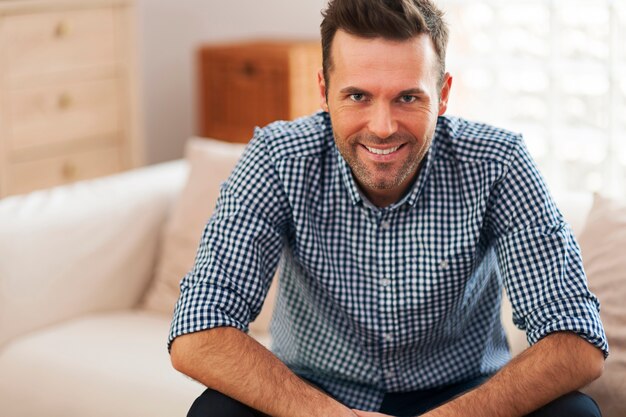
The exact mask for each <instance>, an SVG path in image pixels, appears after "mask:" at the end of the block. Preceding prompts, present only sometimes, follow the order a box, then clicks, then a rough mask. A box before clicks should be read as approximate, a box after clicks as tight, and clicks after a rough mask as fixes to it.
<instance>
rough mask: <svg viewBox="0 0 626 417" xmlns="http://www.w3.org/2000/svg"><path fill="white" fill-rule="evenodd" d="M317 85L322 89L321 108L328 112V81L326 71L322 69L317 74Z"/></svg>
mask: <svg viewBox="0 0 626 417" xmlns="http://www.w3.org/2000/svg"><path fill="white" fill-rule="evenodd" d="M317 85H318V86H319V89H320V107H321V108H322V110H324V111H328V101H327V100H326V81H324V70H323V69H321V68H320V70H319V71H318V72H317Z"/></svg>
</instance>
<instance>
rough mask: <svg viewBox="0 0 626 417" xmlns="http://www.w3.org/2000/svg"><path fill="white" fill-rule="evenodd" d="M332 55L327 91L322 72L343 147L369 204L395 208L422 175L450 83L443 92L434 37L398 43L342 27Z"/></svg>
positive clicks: (447, 81)
mask: <svg viewBox="0 0 626 417" xmlns="http://www.w3.org/2000/svg"><path fill="white" fill-rule="evenodd" d="M331 56H332V67H331V69H330V71H329V73H328V77H329V81H328V83H329V86H328V90H327V89H326V84H325V82H324V78H323V74H322V72H321V71H320V73H319V74H318V82H319V86H320V94H321V100H322V108H323V109H324V110H326V111H328V112H329V113H330V117H331V122H332V126H333V132H334V135H335V142H336V144H337V148H338V149H339V152H340V153H341V155H342V156H343V158H344V159H345V160H346V162H347V163H348V165H349V166H350V168H351V170H352V173H353V175H354V177H355V179H356V182H357V183H358V184H359V186H360V188H361V190H362V191H363V192H364V193H365V195H366V196H367V197H368V198H369V199H370V201H372V203H374V204H376V205H377V206H379V207H385V206H387V205H390V204H393V203H394V202H396V201H398V200H399V199H400V198H401V197H402V196H403V194H404V193H405V192H406V191H407V189H408V188H409V187H410V186H411V184H412V182H413V180H414V179H415V178H416V176H417V173H418V170H419V167H420V164H421V162H422V160H423V159H424V156H425V155H426V152H427V150H428V148H429V146H430V143H431V141H432V137H433V134H434V131H435V126H436V124H437V117H438V116H440V115H442V114H444V113H445V111H446V108H447V101H448V93H449V91H450V86H451V82H452V79H451V78H450V76H449V74H446V76H445V80H444V83H443V86H442V87H441V88H439V87H438V77H439V67H438V61H437V54H436V52H435V49H434V47H433V45H432V41H431V40H430V38H429V36H428V35H419V36H416V37H414V38H411V39H409V40H405V41H392V40H386V39H383V38H373V39H368V38H361V37H357V36H354V35H350V34H348V33H347V32H344V31H342V30H338V31H337V33H336V34H335V37H334V39H333V44H332V49H331ZM439 97H441V99H440V98H439Z"/></svg>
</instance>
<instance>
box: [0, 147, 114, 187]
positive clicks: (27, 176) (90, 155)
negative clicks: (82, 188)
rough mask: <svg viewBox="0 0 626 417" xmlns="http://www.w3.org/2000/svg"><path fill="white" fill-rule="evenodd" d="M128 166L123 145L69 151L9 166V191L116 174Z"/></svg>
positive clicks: (7, 183) (51, 185)
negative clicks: (124, 158) (125, 163)
mask: <svg viewBox="0 0 626 417" xmlns="http://www.w3.org/2000/svg"><path fill="white" fill-rule="evenodd" d="M123 168H124V166H123V161H122V150H121V148H119V147H111V148H105V149H97V150H88V151H82V152H74V153H68V154H67V155H65V156H60V157H54V158H46V159H41V160H35V161H28V162H17V163H12V164H9V165H8V166H7V172H6V174H7V182H6V185H7V187H6V193H7V194H21V193H26V192H29V191H32V190H37V189H41V188H48V187H53V186H55V185H62V184H67V183H70V182H73V181H78V180H83V179H89V178H95V177H99V176H103V175H108V174H113V173H116V172H119V171H121V170H122V169H123Z"/></svg>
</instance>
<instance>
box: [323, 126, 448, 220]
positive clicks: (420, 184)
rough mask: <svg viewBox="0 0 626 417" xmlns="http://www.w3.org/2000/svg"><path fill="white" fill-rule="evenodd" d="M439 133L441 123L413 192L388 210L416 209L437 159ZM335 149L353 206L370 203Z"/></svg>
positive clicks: (412, 189)
mask: <svg viewBox="0 0 626 417" xmlns="http://www.w3.org/2000/svg"><path fill="white" fill-rule="evenodd" d="M439 131H440V129H439V123H438V124H437V128H436V129H435V134H434V135H433V140H432V142H431V144H430V149H428V151H427V152H426V156H425V157H424V161H423V162H422V165H421V168H420V171H419V173H418V174H417V179H416V180H415V182H414V183H413V185H412V186H411V190H410V191H409V192H408V193H407V194H405V195H404V197H402V198H401V199H400V201H398V202H396V203H394V204H392V205H391V206H389V207H387V209H389V210H392V209H394V208H397V207H401V206H403V205H404V204H407V205H409V206H411V207H415V205H416V204H417V200H418V198H419V196H420V195H421V193H422V191H423V189H424V186H425V184H426V180H427V179H428V176H429V173H430V171H431V170H432V165H433V163H434V162H433V161H434V159H436V153H437V152H436V150H437V149H436V148H437V143H438V142H439V141H438V140H437V137H438V136H439V134H440V132H439ZM331 132H332V130H331ZM333 141H334V138H333ZM334 149H335V153H336V154H337V161H338V164H339V172H340V174H341V177H342V180H343V183H344V185H345V187H346V189H347V190H348V195H349V196H350V200H351V201H352V204H354V205H358V204H363V203H364V202H367V203H369V201H365V200H366V197H365V196H364V195H363V194H362V193H361V191H360V190H359V188H358V186H357V184H356V182H355V180H354V176H353V175H352V170H351V169H350V166H349V165H348V163H347V162H346V160H345V159H344V158H343V156H342V155H341V153H340V152H339V149H337V146H336V145H335V146H334ZM368 205H372V204H371V203H369V204H368ZM372 206H373V205H372Z"/></svg>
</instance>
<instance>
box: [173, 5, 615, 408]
mask: <svg viewBox="0 0 626 417" xmlns="http://www.w3.org/2000/svg"><path fill="white" fill-rule="evenodd" d="M321 31H322V49H323V55H324V56H323V63H324V64H323V70H322V71H321V72H320V74H319V75H318V82H319V86H320V98H321V104H322V109H323V111H321V112H319V113H317V114H314V115H312V116H310V117H306V118H302V119H298V120H295V121H292V122H276V123H273V124H271V125H269V126H267V127H265V128H263V129H258V130H257V131H256V132H255V137H254V138H253V140H252V141H251V142H250V145H249V146H248V148H247V150H246V152H245V154H244V156H243V158H242V160H241V161H240V162H239V164H238V165H237V167H236V168H235V170H234V172H233V173H232V175H231V176H230V178H229V179H228V181H227V182H226V183H225V184H224V186H223V187H222V190H221V193H220V199H219V201H218V205H217V208H216V213H215V215H214V216H213V217H212V218H211V219H210V221H209V223H208V225H207V227H206V229H205V232H204V235H203V238H202V241H201V243H200V248H199V250H198V256H197V258H196V264H195V265H194V267H193V269H192V270H191V271H190V272H189V273H188V274H187V275H186V276H185V277H184V279H183V281H182V283H181V296H180V299H179V301H178V304H177V306H176V311H175V314H174V320H173V322H172V328H171V334H170V347H171V356H172V362H173V364H174V366H175V367H176V369H178V370H180V371H181V372H183V373H185V374H187V375H189V376H190V377H192V378H194V379H196V380H198V381H200V382H202V383H203V384H205V385H206V386H207V387H208V389H207V390H206V391H205V392H204V393H203V394H202V396H200V397H199V398H198V399H197V400H196V401H195V402H194V404H193V405H192V407H191V410H190V412H189V416H192V417H198V416H211V417H215V416H230V417H232V416H264V415H270V416H275V417H283V416H284V417H295V416H303V417H304V416H311V417H313V416H315V417H323V416H328V417H331V416H332V417H340V416H346V417H348V416H351V417H355V416H370V415H382V414H386V415H393V416H416V415H426V416H433V417H434V416H526V415H528V416H533V417H538V416H552V417H554V416H568V417H577V416H599V415H600V411H599V410H598V408H597V406H596V404H595V403H594V401H593V400H592V399H591V398H589V397H587V396H585V395H583V394H581V393H580V392H578V391H576V390H577V389H578V388H580V387H582V386H584V385H586V384H588V383H589V382H591V381H592V380H594V379H595V378H597V377H598V376H599V375H600V374H601V372H602V368H603V362H604V359H605V357H606V355H607V354H608V345H607V342H606V337H605V335H604V331H603V328H602V324H601V322H600V318H599V314H598V311H599V305H598V301H597V299H596V297H595V296H594V295H593V294H592V293H590V292H589V290H588V288H587V283H586V278H585V273H584V271H583V269H582V263H581V258H580V251H579V248H578V245H577V243H576V241H575V239H574V237H573V235H572V233H571V229H570V228H569V226H568V225H567V224H566V223H565V221H564V219H563V218H562V216H561V214H560V212H559V211H558V209H557V208H556V207H555V205H554V203H553V201H552V198H551V196H550V194H549V192H548V191H547V188H546V186H545V185H544V182H543V180H542V178H541V175H540V174H539V173H538V171H537V168H536V166H535V164H534V163H533V161H532V159H531V158H530V156H529V154H528V152H527V150H526V148H525V146H524V143H523V140H522V138H521V136H520V135H517V134H514V133H511V132H508V131H505V130H502V129H498V128H495V127H492V126H488V125H485V124H480V123H475V122H470V121H467V120H464V119H460V118H454V117H448V116H444V114H445V112H446V109H447V102H448V98H449V94H450V89H451V87H452V78H451V77H450V75H449V74H448V73H446V71H445V49H446V43H447V28H446V25H445V23H444V21H443V19H442V13H441V12H440V11H439V10H438V9H437V8H436V6H435V5H434V4H433V3H432V2H431V1H429V0H331V1H330V3H329V5H328V8H327V10H326V11H325V13H324V20H323V22H322V27H321ZM281 257H282V259H283V262H282V268H281V274H280V280H279V281H280V282H279V284H280V289H279V293H278V299H277V303H276V308H275V312H274V318H273V322H272V336H273V346H272V351H268V350H266V349H265V348H264V347H262V346H261V345H259V344H258V343H257V342H255V341H254V340H253V339H252V338H250V337H249V336H247V335H246V333H245V332H246V331H247V326H248V324H249V322H250V321H252V320H254V319H255V317H256V316H257V315H258V314H259V312H260V310H261V306H262V304H263V301H264V299H265V296H266V294H267V290H268V288H269V285H270V283H271V280H272V277H273V275H274V271H275V270H276V268H277V265H278V262H279V260H280V259H281ZM503 285H504V287H505V288H506V290H507V295H508V297H509V298H510V300H511V303H512V305H513V321H514V322H515V324H516V325H517V326H518V327H520V328H521V329H524V330H525V331H526V333H527V336H528V340H529V342H530V344H531V346H530V347H529V348H528V349H527V350H526V351H525V352H523V353H522V354H521V355H519V356H518V357H516V358H515V359H513V360H511V359H510V355H509V352H508V347H507V343H506V338H505V335H504V331H503V328H502V324H501V323H500V315H499V312H500V303H501V294H502V286H503ZM380 413H382V414H380Z"/></svg>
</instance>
